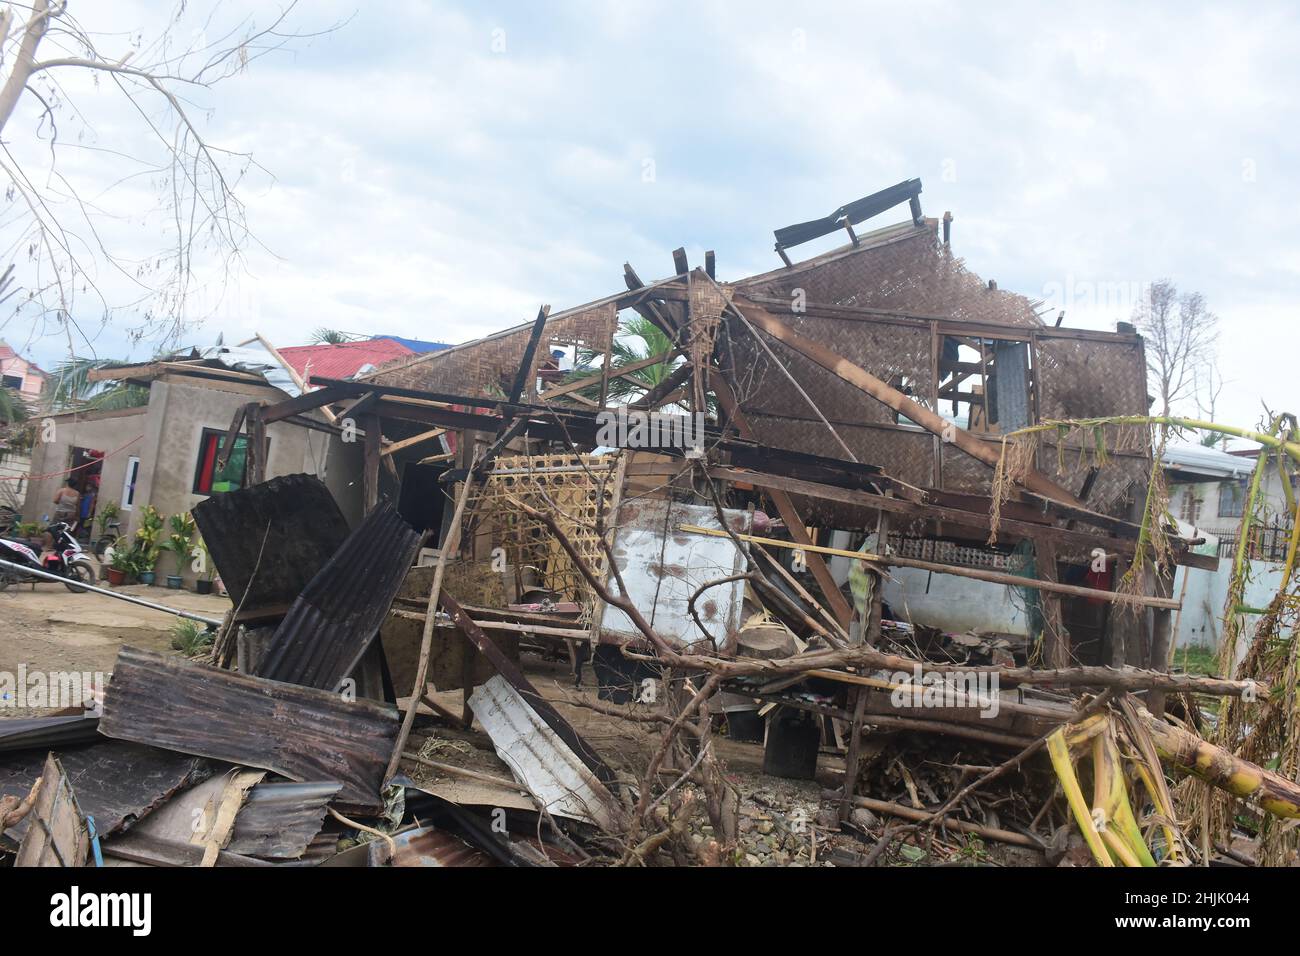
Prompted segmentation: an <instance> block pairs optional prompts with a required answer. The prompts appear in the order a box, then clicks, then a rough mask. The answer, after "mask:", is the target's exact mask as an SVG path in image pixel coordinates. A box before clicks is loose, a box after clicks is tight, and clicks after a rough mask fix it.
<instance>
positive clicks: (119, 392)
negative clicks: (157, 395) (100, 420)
mask: <svg viewBox="0 0 1300 956" xmlns="http://www.w3.org/2000/svg"><path fill="white" fill-rule="evenodd" d="M124 364H126V363H125V362H120V361H114V360H112V359H88V358H77V357H75V356H74V357H72V358H70V359H67V360H66V361H63V362H60V363H59V364H58V365H56V366H55V367H54V369H53V371H51V372H50V378H51V379H52V380H53V381H54V390H53V392H52V393H51V394H50V404H51V406H52V407H54V408H60V409H62V408H71V407H73V406H76V407H77V408H82V409H90V410H97V411H115V410H117V409H122V408H137V407H139V406H141V405H148V404H149V389H147V388H145V387H144V386H141V385H132V384H130V383H128V382H102V383H101V382H92V381H90V373H91V372H92V371H94V370H96V369H101V368H112V367H113V366H114V365H124Z"/></svg>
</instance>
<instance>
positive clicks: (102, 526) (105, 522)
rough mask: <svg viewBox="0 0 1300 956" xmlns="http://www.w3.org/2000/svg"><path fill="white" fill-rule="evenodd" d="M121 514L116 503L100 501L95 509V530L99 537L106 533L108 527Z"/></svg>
mask: <svg viewBox="0 0 1300 956" xmlns="http://www.w3.org/2000/svg"><path fill="white" fill-rule="evenodd" d="M121 514H122V509H121V508H120V507H118V504H117V502H116V501H101V502H100V503H99V506H98V507H97V508H96V509H95V528H96V529H97V530H98V531H99V533H100V534H101V535H103V534H104V533H105V532H107V531H108V526H109V525H110V524H112V523H113V522H114V521H116V520H117V519H118V518H119V517H120V516H121Z"/></svg>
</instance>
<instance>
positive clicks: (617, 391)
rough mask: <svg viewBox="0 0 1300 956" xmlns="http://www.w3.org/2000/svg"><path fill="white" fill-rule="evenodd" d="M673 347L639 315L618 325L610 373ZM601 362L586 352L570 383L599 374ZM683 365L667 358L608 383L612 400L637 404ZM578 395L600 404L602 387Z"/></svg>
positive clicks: (655, 327) (587, 389)
mask: <svg viewBox="0 0 1300 956" xmlns="http://www.w3.org/2000/svg"><path fill="white" fill-rule="evenodd" d="M672 347H673V342H672V339H670V338H669V337H668V336H667V335H666V334H665V333H664V331H663V330H662V329H661V328H659V326H657V325H655V324H654V323H653V322H651V321H650V320H649V319H646V318H644V317H642V316H639V315H635V316H632V317H631V318H627V319H623V320H621V321H620V322H619V324H618V333H617V334H616V335H615V336H614V341H613V343H612V345H611V346H610V369H611V370H612V371H617V370H618V369H620V368H623V367H625V366H628V365H633V364H635V363H636V362H640V361H642V360H644V359H648V358H650V357H652V356H655V355H666V353H667V352H670V351H671V350H672ZM599 358H600V356H599V355H598V354H596V353H595V352H587V351H583V352H582V353H581V354H580V355H579V356H578V361H577V362H575V363H574V368H573V373H572V374H571V375H570V376H569V380H570V381H572V380H573V379H575V378H582V377H583V376H584V375H590V374H591V373H592V372H594V371H597V370H598V369H599V367H600V366H599V364H598V359H599ZM682 361H684V360H683V359H670V358H667V357H665V358H664V360H663V361H661V362H656V363H655V364H653V365H647V366H646V367H645V368H639V369H637V370H636V371H634V372H629V373H628V374H627V375H624V376H623V377H622V378H611V379H610V380H609V393H608V394H609V400H610V401H611V402H613V403H615V404H618V403H627V402H632V401H635V400H636V399H638V398H640V397H641V396H642V395H644V394H645V393H646V392H648V391H650V390H651V389H652V388H654V387H655V386H656V385H658V384H659V383H660V382H662V381H663V380H664V379H666V378H667V377H668V376H669V375H671V374H672V372H673V369H675V368H676V367H677V365H678V364H679V363H680V362H682ZM578 394H580V395H582V396H583V397H585V398H590V399H593V400H598V399H599V398H600V385H599V384H596V385H592V386H590V387H588V388H585V389H582V390H581V391H580V392H579V393H578Z"/></svg>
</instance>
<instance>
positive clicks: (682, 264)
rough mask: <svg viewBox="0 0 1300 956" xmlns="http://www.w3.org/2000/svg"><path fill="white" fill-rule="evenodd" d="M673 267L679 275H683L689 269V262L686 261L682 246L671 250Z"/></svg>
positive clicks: (684, 250)
mask: <svg viewBox="0 0 1300 956" xmlns="http://www.w3.org/2000/svg"><path fill="white" fill-rule="evenodd" d="M673 268H674V269H676V270H677V274H678V275H679V276H684V275H686V273H688V272H690V271H691V266H690V263H688V262H687V261H686V249H685V248H684V247H683V248H678V249H674V250H673Z"/></svg>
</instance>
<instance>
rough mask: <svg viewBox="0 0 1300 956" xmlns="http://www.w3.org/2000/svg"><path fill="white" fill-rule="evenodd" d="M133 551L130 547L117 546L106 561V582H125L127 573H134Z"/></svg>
mask: <svg viewBox="0 0 1300 956" xmlns="http://www.w3.org/2000/svg"><path fill="white" fill-rule="evenodd" d="M135 563H136V560H135V552H134V551H132V550H131V549H130V548H117V549H115V550H114V551H113V557H112V558H111V559H110V560H109V562H108V583H109V584H111V585H114V586H117V585H121V584H125V583H126V579H127V576H128V575H131V574H134V573H135Z"/></svg>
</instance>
